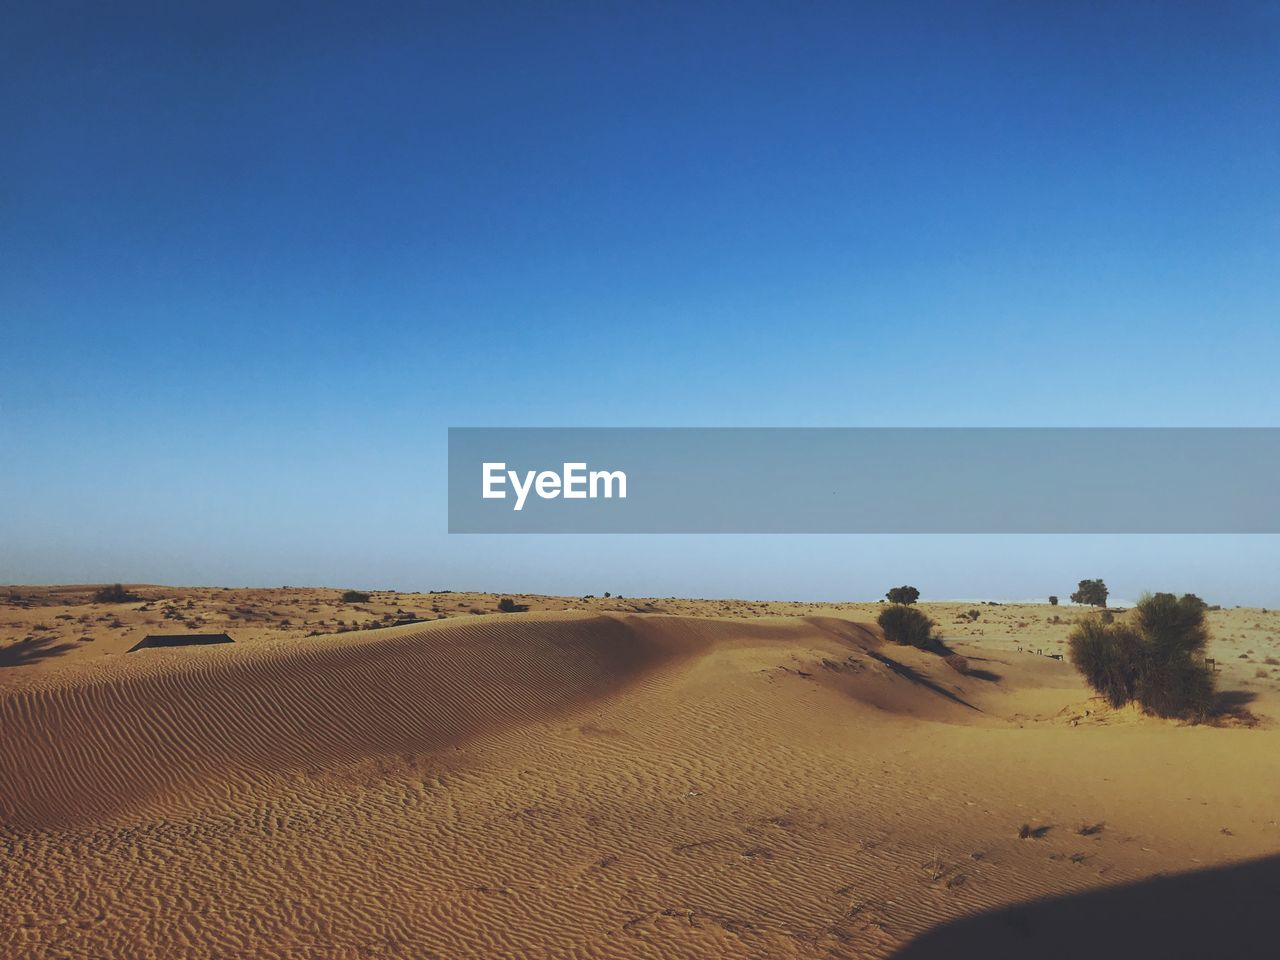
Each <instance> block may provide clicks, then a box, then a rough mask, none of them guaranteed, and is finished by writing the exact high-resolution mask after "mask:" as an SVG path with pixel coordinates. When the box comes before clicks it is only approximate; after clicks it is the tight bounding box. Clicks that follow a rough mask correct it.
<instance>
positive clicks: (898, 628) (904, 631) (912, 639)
mask: <svg viewBox="0 0 1280 960" xmlns="http://www.w3.org/2000/svg"><path fill="white" fill-rule="evenodd" d="M876 622H877V623H879V624H880V629H881V630H882V631H884V636H885V639H886V640H892V641H893V642H894V643H903V644H907V645H909V646H912V647H927V646H929V645H930V643H932V642H933V627H934V623H933V621H932V620H930V619H929V618H928V617H927V616H925V615H924V614H923V613H921V612H920V611H919V610H917V609H916V608H915V607H909V606H907V605H906V604H902V603H894V604H891V605H890V606H887V607H885V608H884V609H883V610H882V611H880V616H879V617H878V618H877V620H876Z"/></svg>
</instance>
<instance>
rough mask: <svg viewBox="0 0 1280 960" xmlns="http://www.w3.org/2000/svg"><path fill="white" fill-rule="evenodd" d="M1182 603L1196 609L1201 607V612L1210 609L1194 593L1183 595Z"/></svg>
mask: <svg viewBox="0 0 1280 960" xmlns="http://www.w3.org/2000/svg"><path fill="white" fill-rule="evenodd" d="M1182 602H1183V603H1185V604H1189V605H1191V606H1194V607H1199V608H1200V609H1201V610H1208V609H1209V604H1207V603H1205V602H1204V601H1203V600H1201V599H1200V598H1199V597H1197V596H1196V595H1195V594H1194V593H1184V594H1183V595H1182Z"/></svg>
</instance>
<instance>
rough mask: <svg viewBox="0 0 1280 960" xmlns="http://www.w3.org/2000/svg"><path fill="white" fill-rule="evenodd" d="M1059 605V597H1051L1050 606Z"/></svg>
mask: <svg viewBox="0 0 1280 960" xmlns="http://www.w3.org/2000/svg"><path fill="white" fill-rule="evenodd" d="M1057 605H1058V598H1057V597H1050V598H1049V606H1051V607H1056V606H1057Z"/></svg>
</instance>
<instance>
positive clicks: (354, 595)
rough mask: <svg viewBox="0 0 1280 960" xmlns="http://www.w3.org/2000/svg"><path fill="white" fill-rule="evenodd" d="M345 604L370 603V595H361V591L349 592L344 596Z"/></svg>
mask: <svg viewBox="0 0 1280 960" xmlns="http://www.w3.org/2000/svg"><path fill="white" fill-rule="evenodd" d="M342 602H343V603H368V602H369V594H367V593H361V592H360V591H359V590H348V591H347V592H346V593H344V594H343V595H342Z"/></svg>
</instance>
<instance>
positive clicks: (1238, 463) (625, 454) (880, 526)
mask: <svg viewBox="0 0 1280 960" xmlns="http://www.w3.org/2000/svg"><path fill="white" fill-rule="evenodd" d="M486 463H489V464H497V463H501V464H504V465H505V470H504V471H502V476H503V477H504V479H503V481H502V482H501V483H499V482H497V481H496V480H495V481H493V482H491V484H490V486H489V491H490V493H491V494H493V496H491V497H489V498H487V499H486V498H485V497H484V496H483V495H482V494H483V490H484V482H483V481H484V464H486ZM567 463H568V464H581V465H584V466H583V467H582V468H577V467H575V468H571V469H570V470H569V471H568V474H569V479H570V481H571V482H570V484H569V489H570V490H571V491H572V492H574V493H584V494H589V492H590V491H589V487H590V484H589V483H588V482H587V474H589V473H590V472H598V473H599V474H605V473H612V472H614V471H621V472H622V473H624V474H625V476H626V481H625V483H626V491H625V492H626V496H625V498H623V497H621V496H619V494H620V493H621V490H620V485H619V484H618V483H617V482H616V477H614V478H613V482H612V484H611V485H612V490H610V489H609V487H610V482H609V479H608V478H606V477H603V476H602V477H599V478H597V479H598V480H599V482H598V483H597V484H596V489H595V491H594V492H595V493H596V496H594V497H592V496H590V495H585V496H582V497H575V498H572V499H566V498H565V497H564V496H563V495H562V494H563V490H564V485H563V484H562V483H557V482H556V481H553V479H552V478H551V477H550V476H548V477H546V478H544V481H543V482H542V491H543V493H546V494H550V495H549V496H540V495H539V493H538V489H537V487H536V486H528V485H527V476H528V472H529V471H536V472H541V471H547V472H549V473H554V474H555V475H556V477H558V478H563V476H564V474H565V472H566V471H565V467H564V465H565V464H567ZM505 471H514V472H515V474H516V480H517V482H519V483H520V484H522V485H525V486H526V489H527V491H528V492H527V495H526V499H525V501H524V503H523V505H522V506H521V509H519V510H516V509H515V505H516V497H517V494H516V490H515V483H513V481H512V479H511V477H510V476H509V475H507V474H506V472H505ZM489 473H490V477H491V478H493V477H494V476H496V475H498V474H499V471H498V470H497V468H495V467H490V468H489ZM499 492H501V493H504V494H505V496H502V497H499V496H497V494H498V493H499ZM606 493H611V494H612V496H606ZM1278 507H1280V428H1272V427H1263V428H1255V427H1240V428H1236V427H1230V428H1218V427H1212V428H1198V427H1197V428H1145V427H1144V428H1092V427H1083V428H989V427H978V428H933V427H919V428H905V429H899V428H667V427H654V428H616V429H615V428H542V427H538V428H525V427H512V428H506V427H503V428H469V427H467V428H452V429H450V430H449V532H450V533H1280V509H1277V508H1278Z"/></svg>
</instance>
